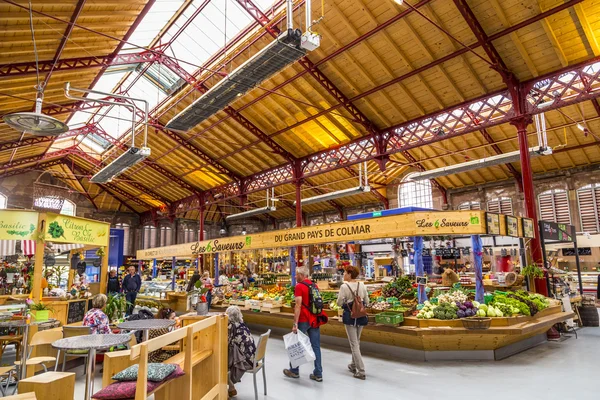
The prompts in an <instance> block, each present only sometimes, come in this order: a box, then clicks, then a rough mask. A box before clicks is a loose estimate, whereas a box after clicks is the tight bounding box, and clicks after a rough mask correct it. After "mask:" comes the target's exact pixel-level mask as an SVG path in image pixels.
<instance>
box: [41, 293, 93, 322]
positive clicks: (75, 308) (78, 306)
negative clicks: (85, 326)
mask: <svg viewBox="0 0 600 400" xmlns="http://www.w3.org/2000/svg"><path fill="white" fill-rule="evenodd" d="M42 303H44V304H46V305H48V306H49V307H51V308H52V310H51V311H50V318H54V319H57V320H59V321H60V324H61V325H69V324H73V323H76V322H81V321H83V317H84V316H85V313H86V312H87V311H88V308H89V307H91V304H90V303H91V300H90V299H74V300H61V299H59V298H58V297H43V298H42Z"/></svg>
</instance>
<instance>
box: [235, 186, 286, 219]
mask: <svg viewBox="0 0 600 400" xmlns="http://www.w3.org/2000/svg"><path fill="white" fill-rule="evenodd" d="M274 197H275V188H271V189H267V205H266V206H265V207H260V208H253V209H252V210H248V211H243V212H241V213H237V214H231V215H228V216H226V217H225V219H226V220H227V221H235V220H236V219H243V218H248V217H254V216H256V215H261V214H268V213H270V212H273V211H276V210H277V207H275V203H274Z"/></svg>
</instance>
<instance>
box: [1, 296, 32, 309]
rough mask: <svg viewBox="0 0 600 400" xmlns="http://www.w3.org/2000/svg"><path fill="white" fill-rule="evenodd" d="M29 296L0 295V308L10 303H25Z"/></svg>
mask: <svg viewBox="0 0 600 400" xmlns="http://www.w3.org/2000/svg"><path fill="white" fill-rule="evenodd" d="M28 297H29V294H3V295H0V306H1V305H4V304H10V303H19V302H23V301H25V299H27V298H28Z"/></svg>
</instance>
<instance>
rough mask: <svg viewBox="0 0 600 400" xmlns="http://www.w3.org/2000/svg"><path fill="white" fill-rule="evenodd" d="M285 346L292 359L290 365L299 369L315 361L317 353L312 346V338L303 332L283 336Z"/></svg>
mask: <svg viewBox="0 0 600 400" xmlns="http://www.w3.org/2000/svg"><path fill="white" fill-rule="evenodd" d="M283 344H284V345H285V349H286V350H287V353H288V358H289V359H290V365H291V366H292V367H294V368H298V367H299V366H301V365H302V364H307V363H309V362H311V361H314V360H315V358H316V357H315V352H314V351H313V349H312V345H311V344H310V338H309V337H308V336H306V335H305V334H304V333H302V331H298V332H297V333H294V332H290V333H288V334H287V335H284V336H283Z"/></svg>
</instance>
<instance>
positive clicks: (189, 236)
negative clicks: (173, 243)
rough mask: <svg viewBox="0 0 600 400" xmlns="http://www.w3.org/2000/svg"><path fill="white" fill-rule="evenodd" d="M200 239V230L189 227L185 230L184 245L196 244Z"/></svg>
mask: <svg viewBox="0 0 600 400" xmlns="http://www.w3.org/2000/svg"><path fill="white" fill-rule="evenodd" d="M197 237H198V229H194V228H190V227H189V226H188V227H186V228H185V229H184V230H183V243H191V242H195V241H196V240H198V239H197Z"/></svg>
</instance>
